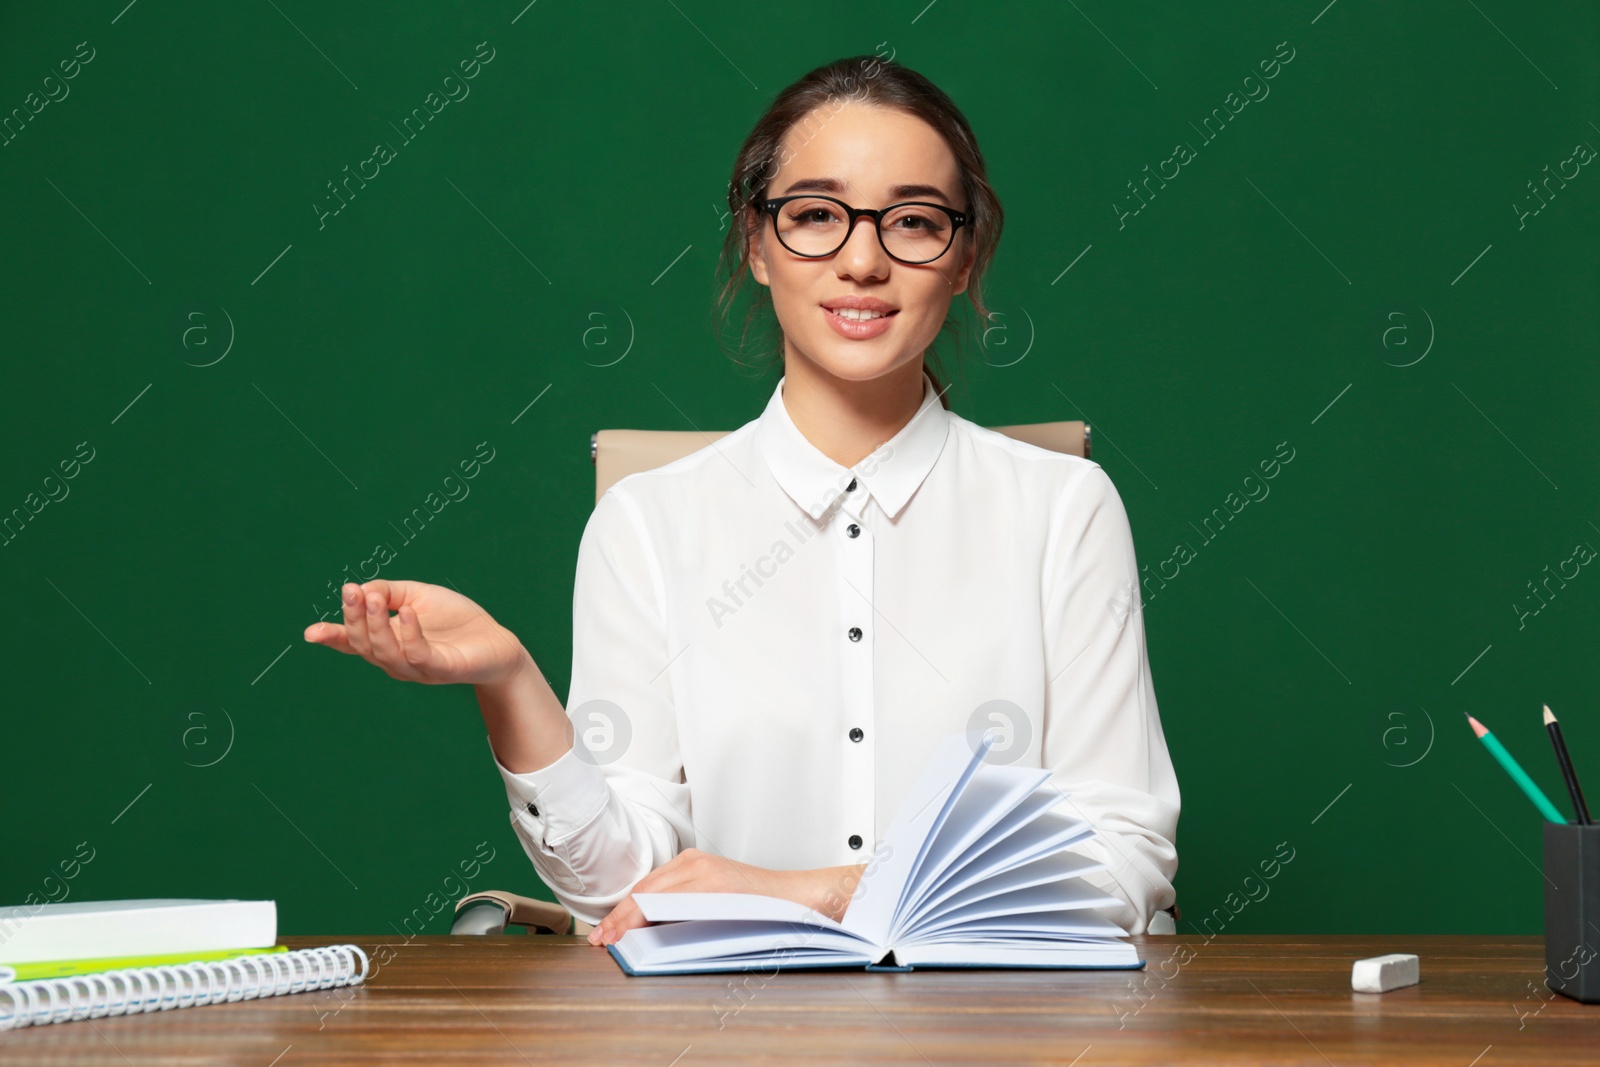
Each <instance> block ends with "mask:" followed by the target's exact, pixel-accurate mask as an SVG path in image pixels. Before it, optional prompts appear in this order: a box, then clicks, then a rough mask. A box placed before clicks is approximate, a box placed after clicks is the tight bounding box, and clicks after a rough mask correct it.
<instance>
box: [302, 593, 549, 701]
mask: <svg viewBox="0 0 1600 1067" xmlns="http://www.w3.org/2000/svg"><path fill="white" fill-rule="evenodd" d="M340 593H341V596H342V599H343V603H344V625H342V626H341V625H338V624H336V623H331V622H315V623H312V624H311V625H310V626H308V627H306V632H305V639H306V640H307V641H310V642H312V643H313V644H319V645H327V646H328V647H329V648H336V649H338V650H339V651H340V652H345V653H348V654H350V655H353V656H360V657H362V658H363V659H365V660H367V661H368V662H369V663H374V664H376V665H377V666H379V667H381V668H383V670H384V672H385V673H387V674H388V675H389V677H391V678H399V679H401V680H403V681H408V682H422V683H424V684H426V685H449V684H452V683H467V684H471V685H484V686H494V685H497V684H499V683H500V682H503V681H504V680H505V679H506V678H508V677H509V676H510V675H512V674H513V673H514V672H515V671H516V670H517V669H518V668H519V667H521V666H522V665H523V662H524V660H526V659H527V658H528V653H527V650H526V649H524V648H523V647H522V642H520V641H518V640H517V638H516V635H515V634H513V633H512V632H511V631H510V630H507V629H506V628H505V627H504V626H501V625H500V624H499V623H497V622H495V621H494V619H492V618H490V617H489V613H488V612H486V611H484V610H483V608H481V607H479V606H478V605H477V604H476V603H474V602H473V601H472V600H469V599H468V598H467V597H464V596H462V595H461V594H460V593H457V592H455V591H454V590H452V589H446V588H444V587H442V586H437V585H429V584H427V583H426V582H406V581H393V582H391V581H385V580H383V579H381V578H379V579H374V580H373V581H370V582H367V583H366V584H364V585H357V584H356V583H354V582H346V583H345V585H344V586H343V588H342V589H341V590H340ZM391 611H393V612H396V614H395V615H393V616H391V615H390V614H389V612H391Z"/></svg>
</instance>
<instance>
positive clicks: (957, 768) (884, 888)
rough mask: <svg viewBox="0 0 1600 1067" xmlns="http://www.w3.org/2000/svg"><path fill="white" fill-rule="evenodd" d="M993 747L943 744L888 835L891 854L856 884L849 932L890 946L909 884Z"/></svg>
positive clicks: (979, 741) (963, 736) (974, 742)
mask: <svg viewBox="0 0 1600 1067" xmlns="http://www.w3.org/2000/svg"><path fill="white" fill-rule="evenodd" d="M992 745H993V741H992V740H991V739H989V738H988V737H984V736H980V735H978V734H976V733H975V732H969V733H960V734H951V735H950V736H948V737H946V738H945V739H944V740H943V741H942V742H940V744H939V747H938V748H937V749H935V750H934V753H933V758H932V759H930V760H929V761H928V765H927V767H925V768H923V771H922V775H921V777H919V778H918V779H917V784H916V785H915V786H913V787H912V789H911V792H910V793H909V794H908V795H907V797H906V800H905V803H904V804H902V805H901V807H900V811H899V813H898V814H896V815H895V818H894V822H893V823H891V824H890V825H889V832H888V833H887V834H885V835H884V841H883V843H884V845H886V846H887V848H886V849H885V850H884V851H885V852H886V855H885V856H884V858H883V860H882V861H880V862H879V863H878V864H877V865H876V866H873V865H870V864H869V865H868V867H867V872H866V874H865V875H864V876H863V877H862V879H861V881H860V882H859V883H858V884H857V885H856V891H855V895H854V896H853V897H852V898H851V900H850V906H849V907H848V908H846V909H845V913H844V922H843V925H844V927H845V928H846V929H849V930H852V931H854V932H855V933H856V934H858V935H860V936H861V937H862V938H864V939H866V940H867V941H869V942H870V943H872V944H873V945H876V946H880V947H887V945H886V944H885V943H886V941H887V940H888V936H889V926H890V922H891V920H892V919H893V917H894V913H895V909H896V908H897V907H898V906H899V904H900V900H901V897H902V896H903V895H904V894H905V891H906V883H907V881H909V880H910V877H911V875H912V873H913V872H914V871H915V870H916V869H917V865H918V863H919V862H920V861H921V859H922V855H923V852H924V851H925V850H926V849H927V847H928V842H929V841H930V840H931V839H932V838H933V835H934V834H935V833H937V832H938V829H939V827H940V826H941V825H943V823H944V820H945V818H946V817H947V816H948V814H949V811H950V807H951V806H952V805H953V804H954V802H955V800H956V798H957V797H959V796H960V795H961V791H962V790H963V789H964V788H966V785H967V782H968V781H970V780H971V778H972V775H973V773H974V772H975V771H976V770H977V768H978V767H979V765H980V764H982V762H983V757H984V755H985V754H986V753H987V752H988V751H989V749H990V747H991V746H992Z"/></svg>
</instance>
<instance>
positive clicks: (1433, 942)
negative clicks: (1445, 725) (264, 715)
mask: <svg viewBox="0 0 1600 1067" xmlns="http://www.w3.org/2000/svg"><path fill="white" fill-rule="evenodd" d="M283 940H284V942H285V943H286V944H289V945H290V946H291V947H295V948H300V947H305V946H308V945H322V944H336V943H341V942H344V941H353V942H354V943H356V944H359V945H361V946H362V947H363V948H364V949H366V950H367V951H368V952H369V953H371V954H372V955H373V957H374V959H375V960H379V961H384V960H386V961H387V962H383V963H382V965H381V966H379V967H378V968H377V970H376V973H374V974H373V975H372V977H371V978H370V979H369V980H368V982H367V984H366V985H365V986H363V987H358V988H357V989H354V990H350V991H334V992H328V993H302V994H295V995H291V996H283V997H275V998H272V999H270V1000H264V1001H251V1002H243V1003H238V1004H224V1005H213V1006H208V1007H203V1008H189V1009H184V1010H176V1011H168V1012H163V1013H159V1014H155V1015H149V1016H143V1015H141V1016H132V1017H127V1018H117V1019H99V1020H94V1021H83V1022H74V1023H60V1024H56V1025H52V1026H42V1027H30V1028H27V1029H24V1030H18V1031H13V1032H9V1033H0V1064H4V1065H5V1067H22V1065H25V1064H118V1065H129V1067H144V1065H147V1064H151V1065H154V1064H160V1065H163V1067H167V1065H182V1064H224V1063H225V1064H248V1065H251V1067H303V1065H308V1064H345V1063H352V1064H390V1063H410V1064H450V1063H461V1064H474V1065H484V1067H487V1065H491V1064H507V1065H526V1064H566V1063H597V1064H647V1065H651V1067H669V1065H673V1067H695V1065H698V1064H707V1063H719V1064H755V1063H829V1064H831V1063H872V1064H887V1063H907V1064H922V1063H936V1064H945V1063H970V1064H998V1063H1057V1064H1072V1065H1074V1067H1111V1065H1115V1064H1200V1063H1228V1064H1274V1065H1277V1064H1315V1065H1335V1067H1343V1065H1345V1064H1351V1065H1354V1064H1383V1065H1388V1064H1447V1065H1451V1067H1495V1065H1503V1064H1519V1065H1532V1064H1584V1063H1588V1064H1594V1063H1600V1005H1583V1004H1577V1003H1574V1002H1572V1001H1569V1000H1566V999H1565V998H1563V997H1560V996H1557V995H1555V994H1553V993H1551V992H1550V991H1549V990H1547V989H1545V988H1544V986H1543V983H1542V980H1541V974H1542V964H1543V947H1542V942H1541V940H1540V939H1539V938H1535V937H1454V936H1419V937H1402V936H1382V937H1310V936H1307V937H1299V936H1294V937H1283V936H1280V937H1264V936H1228V935H1221V936H1218V937H1215V938H1212V939H1211V940H1209V941H1208V940H1207V939H1206V938H1204V937H1200V936H1189V935H1177V936H1164V937H1161V936H1146V937H1138V938H1134V941H1135V942H1137V943H1138V944H1139V945H1140V952H1141V954H1142V955H1143V956H1144V958H1145V960H1146V961H1147V966H1146V968H1145V969H1144V970H1143V971H1138V972H1130V971H1076V972H1073V971H1042V970H1035V971H931V970H930V971H919V972H914V973H911V974H882V973H873V974H869V973H865V972H859V971H831V972H825V973H823V972H792V973H778V974H771V973H770V972H769V973H768V974H765V975H762V974H751V975H748V976H739V977H735V976H730V975H704V976H677V977H659V978H630V977H628V976H627V975H624V974H623V973H622V972H621V971H620V970H619V968H618V967H617V965H616V963H615V962H614V961H613V960H612V959H611V957H610V956H609V954H607V953H606V952H605V951H604V950H602V949H598V948H593V947H591V946H590V945H588V943H587V942H585V941H584V940H583V939H581V938H576V937H483V938H452V937H417V938H413V939H410V940H408V941H402V940H399V939H389V940H387V941H379V940H372V939H366V938H359V937H358V938H339V937H294V938H284V939H283ZM1388 952H1415V953H1417V954H1418V955H1419V956H1421V958H1422V982H1421V984H1420V985H1417V986H1412V987H1410V988H1407V989H1401V990H1396V991H1394V992H1391V993H1386V994H1369V993H1355V992H1352V991H1351V989H1350V965H1351V964H1352V963H1353V962H1354V961H1355V960H1357V959H1360V958H1362V957H1366V956H1375V955H1382V954H1384V953H1388Z"/></svg>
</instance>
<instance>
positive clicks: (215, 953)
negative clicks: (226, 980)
mask: <svg viewBox="0 0 1600 1067" xmlns="http://www.w3.org/2000/svg"><path fill="white" fill-rule="evenodd" d="M288 951H289V946H287V945H274V946H272V947H271V948H226V949H213V950H212V951H210V952H172V953H166V954H164V955H159V956H106V957H102V958H100V959H93V960H51V961H48V962H42V963H13V964H10V965H8V966H7V967H0V975H3V974H4V972H5V971H7V970H11V971H15V972H16V974H15V975H13V977H14V978H15V980H16V981H19V982H26V981H29V980H31V979H34V978H70V977H72V976H73V975H78V974H98V973H100V972H101V971H121V970H126V969H128V968H130V967H163V966H167V965H169V964H174V963H206V962H211V961H213V960H231V959H234V958H235V957H238V956H260V955H264V954H266V953H271V952H288ZM0 980H3V979H0Z"/></svg>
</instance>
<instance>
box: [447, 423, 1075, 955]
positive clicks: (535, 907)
mask: <svg viewBox="0 0 1600 1067" xmlns="http://www.w3.org/2000/svg"><path fill="white" fill-rule="evenodd" d="M993 429H994V430H995V432H997V433H1003V434H1005V435H1006V436H1007V437H1010V438H1013V439H1015V440H1018V441H1025V442H1027V443H1028V444H1030V445H1037V446H1039V447H1040V448H1047V449H1049V450H1050V451H1052V452H1062V453H1065V454H1067V455H1070V456H1082V457H1083V458H1084V459H1088V458H1089V447H1090V431H1089V426H1088V425H1087V424H1086V423H1084V422H1080V421H1073V422H1035V423H1027V424H1024V425H1020V426H995V427H993ZM731 432H732V431H731V430H711V431H705V432H701V431H695V430H600V431H598V432H596V433H593V434H590V435H589V460H590V462H591V463H593V464H594V499H595V503H599V502H600V498H601V497H602V496H604V495H605V492H606V490H607V489H610V488H611V487H612V486H613V485H615V484H616V483H617V482H618V481H620V480H621V479H623V478H625V477H627V476H628V475H630V474H634V473H636V472H638V471H647V470H654V469H655V468H656V467H662V466H665V465H666V464H668V463H671V462H672V461H674V460H678V459H682V458H683V457H684V456H687V455H689V454H690V453H691V452H695V451H697V450H698V449H701V448H704V447H706V446H707V445H709V444H712V443H713V442H715V441H717V440H719V439H720V438H723V437H726V436H727V435H728V434H729V433H731ZM508 926H521V927H524V928H526V929H527V930H528V931H529V932H530V933H549V934H565V933H568V932H571V933H575V934H586V933H588V932H589V931H590V930H591V929H593V928H592V927H591V926H590V925H589V924H588V923H585V922H580V921H578V920H577V919H574V918H573V917H572V915H571V914H570V913H569V912H568V911H567V909H566V908H563V907H562V906H561V905H559V904H552V903H550V902H549V901H546V900H534V899H532V898H530V897H522V896H518V895H516V894H515V893H506V892H502V891H500V890H496V889H491V890H486V891H484V892H481V893H472V894H469V895H467V896H464V897H462V898H461V899H460V900H458V901H456V911H455V922H454V923H453V924H452V925H451V927H450V932H451V933H452V934H501V933H505V931H506V928H507V927H508Z"/></svg>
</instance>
